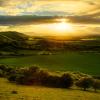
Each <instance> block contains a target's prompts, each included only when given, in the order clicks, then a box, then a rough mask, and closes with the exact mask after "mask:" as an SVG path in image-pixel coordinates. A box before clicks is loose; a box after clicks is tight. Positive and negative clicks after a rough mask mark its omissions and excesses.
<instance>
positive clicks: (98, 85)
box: [92, 79, 100, 92]
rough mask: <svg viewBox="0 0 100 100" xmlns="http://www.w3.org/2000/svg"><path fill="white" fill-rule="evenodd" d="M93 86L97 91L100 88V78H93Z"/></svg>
mask: <svg viewBox="0 0 100 100" xmlns="http://www.w3.org/2000/svg"><path fill="white" fill-rule="evenodd" d="M92 87H93V88H94V90H95V92H96V91H97V89H100V80H98V79H93V84H92Z"/></svg>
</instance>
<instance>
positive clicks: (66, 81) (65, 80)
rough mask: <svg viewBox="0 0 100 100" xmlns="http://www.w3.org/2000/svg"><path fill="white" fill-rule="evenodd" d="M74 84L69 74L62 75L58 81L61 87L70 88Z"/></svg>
mask: <svg viewBox="0 0 100 100" xmlns="http://www.w3.org/2000/svg"><path fill="white" fill-rule="evenodd" d="M73 83H74V80H73V78H72V75H71V74H69V73H66V74H63V75H62V76H61V79H60V84H61V87H63V88H70V87H71V86H72V85H73Z"/></svg>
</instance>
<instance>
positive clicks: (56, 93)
mask: <svg viewBox="0 0 100 100" xmlns="http://www.w3.org/2000/svg"><path fill="white" fill-rule="evenodd" d="M12 91H17V93H16V94H14V93H12ZM0 100H100V93H99V91H98V93H95V92H94V91H92V90H90V91H81V90H79V89H78V90H76V89H60V88H47V87H40V86H21V85H16V84H12V83H9V82H8V81H7V80H6V79H4V78H0Z"/></svg>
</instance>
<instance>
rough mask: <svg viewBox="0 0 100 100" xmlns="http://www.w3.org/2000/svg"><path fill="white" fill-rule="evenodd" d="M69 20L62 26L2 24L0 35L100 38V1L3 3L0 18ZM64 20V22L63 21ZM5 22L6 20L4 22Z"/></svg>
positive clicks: (22, 0) (17, 0) (13, 0)
mask: <svg viewBox="0 0 100 100" xmlns="http://www.w3.org/2000/svg"><path fill="white" fill-rule="evenodd" d="M25 15H29V16H34V15H37V16H63V17H64V16H65V17H67V19H66V21H64V20H59V23H42V24H39V23H38V24H35V23H31V24H29V23H27V22H26V24H25V25H24V24H18V23H17V20H16V21H15V23H16V24H12V23H10V22H9V24H6V25H5V24H4V23H3V22H2V23H0V31H18V32H22V33H26V34H29V35H75V36H76V35H86V34H100V0H0V16H14V17H17V16H25ZM63 19H64V18H63ZM1 20H2V19H1Z"/></svg>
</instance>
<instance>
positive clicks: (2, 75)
mask: <svg viewBox="0 0 100 100" xmlns="http://www.w3.org/2000/svg"><path fill="white" fill-rule="evenodd" d="M0 77H4V73H3V71H2V70H1V69H0Z"/></svg>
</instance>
